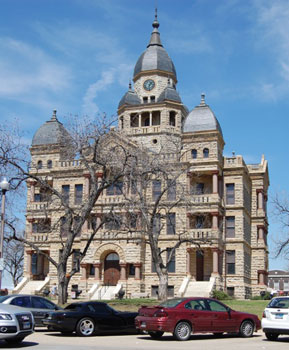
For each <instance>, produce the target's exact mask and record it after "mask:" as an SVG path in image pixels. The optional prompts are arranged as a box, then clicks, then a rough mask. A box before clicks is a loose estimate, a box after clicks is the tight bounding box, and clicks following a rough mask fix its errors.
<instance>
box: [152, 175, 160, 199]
mask: <svg viewBox="0 0 289 350" xmlns="http://www.w3.org/2000/svg"><path fill="white" fill-rule="evenodd" d="M161 191H162V182H161V181H160V180H154V181H153V200H154V201H156V200H157V199H158V198H159V197H160V195H161Z"/></svg>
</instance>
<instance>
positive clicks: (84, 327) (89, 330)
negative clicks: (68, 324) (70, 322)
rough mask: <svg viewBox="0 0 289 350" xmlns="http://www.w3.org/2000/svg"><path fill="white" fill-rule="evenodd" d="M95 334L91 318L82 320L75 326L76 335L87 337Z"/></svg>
mask: <svg viewBox="0 0 289 350" xmlns="http://www.w3.org/2000/svg"><path fill="white" fill-rule="evenodd" d="M94 332H95V325H94V322H93V320H92V319H91V318H88V317H84V318H82V319H81V320H80V321H79V322H78V323H77V326H76V334H77V335H79V336H81V337H89V336H91V335H93V334H94Z"/></svg>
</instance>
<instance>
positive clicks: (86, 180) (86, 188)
mask: <svg viewBox="0 0 289 350" xmlns="http://www.w3.org/2000/svg"><path fill="white" fill-rule="evenodd" d="M84 178H85V182H84V197H85V198H88V196H89V185H90V181H89V179H90V175H89V174H84Z"/></svg>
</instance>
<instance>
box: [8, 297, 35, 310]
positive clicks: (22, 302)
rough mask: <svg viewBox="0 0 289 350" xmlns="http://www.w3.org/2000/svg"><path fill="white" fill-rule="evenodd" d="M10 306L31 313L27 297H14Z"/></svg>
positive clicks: (29, 299) (29, 301)
mask: <svg viewBox="0 0 289 350" xmlns="http://www.w3.org/2000/svg"><path fill="white" fill-rule="evenodd" d="M10 304H11V305H15V306H19V307H22V308H25V309H26V311H31V298H30V296H29V295H25V296H24V295H23V296H18V297H15V298H13V299H12V300H11V302H10Z"/></svg>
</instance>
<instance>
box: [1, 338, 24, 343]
mask: <svg viewBox="0 0 289 350" xmlns="http://www.w3.org/2000/svg"><path fill="white" fill-rule="evenodd" d="M23 339H24V337H23V338H10V339H5V341H6V343H8V344H20V343H21V342H22V341H23Z"/></svg>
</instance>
